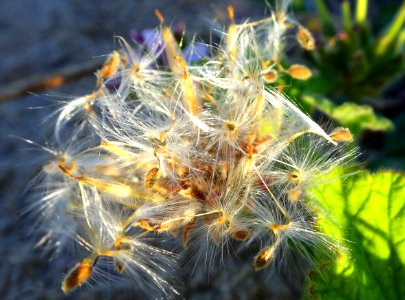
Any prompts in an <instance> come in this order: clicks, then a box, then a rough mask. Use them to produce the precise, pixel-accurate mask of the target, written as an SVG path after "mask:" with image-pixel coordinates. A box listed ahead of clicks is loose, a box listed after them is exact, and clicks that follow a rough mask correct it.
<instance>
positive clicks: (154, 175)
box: [144, 167, 159, 191]
mask: <svg viewBox="0 0 405 300" xmlns="http://www.w3.org/2000/svg"><path fill="white" fill-rule="evenodd" d="M158 172H159V168H156V167H154V168H152V169H150V170H149V172H148V173H147V174H146V176H145V181H144V184H145V188H146V189H147V190H149V191H150V190H151V189H152V188H153V186H154V185H155V183H156V181H157V179H158Z"/></svg>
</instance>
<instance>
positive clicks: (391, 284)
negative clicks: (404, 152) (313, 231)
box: [307, 171, 405, 300]
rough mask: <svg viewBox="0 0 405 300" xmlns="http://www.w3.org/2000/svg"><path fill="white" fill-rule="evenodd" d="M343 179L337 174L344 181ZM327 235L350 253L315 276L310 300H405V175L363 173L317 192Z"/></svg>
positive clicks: (342, 252)
mask: <svg viewBox="0 0 405 300" xmlns="http://www.w3.org/2000/svg"><path fill="white" fill-rule="evenodd" d="M339 175H341V174H336V173H335V174H333V175H332V176H333V177H335V178H336V177H339ZM312 193H313V196H314V201H315V202H316V203H318V205H319V206H320V207H321V208H322V209H321V210H320V211H327V212H328V214H327V215H326V214H324V215H323V216H322V217H321V219H320V220H319V226H320V228H321V231H322V232H325V233H327V234H331V235H334V236H336V237H337V238H340V239H341V240H342V241H343V242H342V243H343V244H344V246H345V247H346V248H347V249H348V251H347V252H345V251H341V253H340V254H339V255H338V256H337V257H338V258H337V259H336V260H334V261H332V262H329V263H326V264H325V265H324V266H323V267H321V268H320V271H316V272H312V275H311V281H310V288H309V292H308V294H307V297H308V298H311V297H312V298H316V299H366V300H373V299H405V284H404V282H405V230H404V229H405V176H404V175H403V174H400V173H396V172H391V171H380V172H377V173H376V174H374V175H371V174H369V173H367V172H362V173H359V174H357V175H353V176H351V177H350V178H349V179H348V180H343V179H338V180H332V181H331V182H330V183H328V184H326V185H323V186H320V187H317V188H315V189H313V191H312Z"/></svg>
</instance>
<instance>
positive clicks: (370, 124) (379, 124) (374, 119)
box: [302, 96, 393, 134]
mask: <svg viewBox="0 0 405 300" xmlns="http://www.w3.org/2000/svg"><path fill="white" fill-rule="evenodd" d="M302 99H303V101H304V102H305V103H307V104H309V105H311V106H312V107H314V108H316V109H318V110H320V111H322V112H323V113H325V114H327V115H328V116H330V117H331V118H332V119H334V120H336V121H337V122H338V123H339V124H340V125H342V126H344V127H348V128H349V129H350V130H351V131H352V132H353V133H354V134H358V133H360V132H361V131H363V130H366V129H369V130H374V131H387V130H391V129H392V128H393V124H392V122H391V121H390V120H389V119H387V118H384V117H382V116H379V115H377V114H376V113H375V112H374V111H373V108H372V107H371V106H369V105H358V104H355V103H351V102H346V103H344V104H342V105H339V106H337V105H336V104H334V103H333V102H332V101H330V100H328V99H326V98H322V97H312V96H304V97H302Z"/></svg>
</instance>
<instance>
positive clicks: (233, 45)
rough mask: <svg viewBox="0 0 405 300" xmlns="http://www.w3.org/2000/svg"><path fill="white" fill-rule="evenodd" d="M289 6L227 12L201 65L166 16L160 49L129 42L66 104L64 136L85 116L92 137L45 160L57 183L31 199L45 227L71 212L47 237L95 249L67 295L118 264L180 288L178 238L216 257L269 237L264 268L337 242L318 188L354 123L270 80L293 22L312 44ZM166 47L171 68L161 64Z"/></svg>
mask: <svg viewBox="0 0 405 300" xmlns="http://www.w3.org/2000/svg"><path fill="white" fill-rule="evenodd" d="M287 7H288V6H287V5H286V4H283V5H281V6H280V7H279V10H278V11H275V12H274V13H273V14H272V16H271V17H269V18H267V19H264V20H260V21H257V22H250V23H249V22H246V23H243V24H236V23H235V20H234V13H233V9H232V8H231V7H230V8H228V11H229V15H230V19H231V24H230V26H229V29H228V31H227V32H225V33H223V38H222V41H223V42H222V44H220V45H218V46H216V47H211V56H210V57H206V58H205V60H204V61H205V62H204V63H200V64H193V63H188V60H187V59H186V58H185V57H184V55H183V53H182V51H181V50H180V47H179V45H178V44H177V42H176V40H175V38H174V36H173V34H172V32H171V29H170V28H169V27H168V26H167V25H166V24H165V22H164V18H163V16H162V14H161V13H160V12H156V14H157V16H158V17H159V19H160V21H161V23H162V25H161V28H160V30H156V31H154V34H155V37H154V39H153V42H152V43H151V45H149V46H148V47H144V46H143V45H138V47H135V48H134V47H133V46H131V45H130V44H128V43H127V42H125V41H124V40H123V39H121V38H120V39H119V41H120V44H121V46H122V49H120V50H117V51H114V52H113V53H112V54H111V55H110V56H109V57H108V59H107V62H106V63H105V65H104V66H103V68H102V69H101V70H100V71H99V72H97V74H96V75H97V86H98V89H97V90H96V91H95V92H93V93H91V94H89V95H88V96H84V97H80V98H78V99H76V100H74V101H72V102H69V103H66V105H65V106H64V107H63V108H62V109H61V110H60V111H59V115H58V118H57V121H56V126H55V137H56V139H57V142H58V143H59V144H61V145H63V144H62V142H61V141H62V140H64V139H66V137H67V136H68V133H67V132H69V128H71V127H70V126H67V124H69V123H70V122H74V120H76V122H79V124H80V127H78V128H79V129H80V134H75V135H72V137H71V138H72V141H73V142H71V143H68V145H69V148H71V149H74V150H75V151H73V152H72V153H71V154H67V153H68V152H69V151H66V152H61V153H66V154H63V155H62V154H61V155H57V156H56V157H55V159H54V160H52V162H49V163H48V164H47V165H46V166H45V167H44V173H45V174H46V175H47V176H45V178H44V183H43V185H45V186H47V187H48V188H46V189H45V190H44V191H43V193H42V194H41V198H40V201H39V204H34V205H33V207H36V206H37V207H39V210H40V211H41V215H42V216H39V217H42V221H41V222H40V223H41V225H42V224H51V226H52V224H59V222H63V223H60V224H59V225H63V228H60V227H54V226H52V227H50V229H49V232H48V235H49V234H50V235H52V237H53V239H57V238H58V237H59V238H60V239H61V240H66V238H67V237H68V238H70V239H71V242H72V243H75V244H77V245H78V246H79V247H81V248H83V252H84V253H83V254H82V255H81V256H80V258H79V260H78V261H79V262H78V263H77V264H76V265H75V266H74V267H73V268H72V269H71V270H70V271H69V272H68V273H67V274H66V276H65V279H64V280H63V283H62V290H63V291H64V292H70V291H71V290H74V289H75V288H77V287H79V286H81V285H83V284H86V283H87V282H91V281H92V280H93V281H94V280H96V279H97V280H102V279H105V280H108V279H107V278H106V276H105V272H104V271H103V272H101V271H98V270H102V269H103V268H102V266H103V263H104V264H105V263H106V262H107V263H110V264H112V265H113V266H114V268H113V269H114V272H115V273H114V274H113V277H120V276H121V277H124V278H126V279H127V280H133V281H135V284H136V285H137V286H144V287H145V289H148V287H150V284H149V283H146V284H145V282H151V283H153V285H154V286H155V287H156V290H157V291H160V296H161V297H163V296H164V297H170V296H174V295H176V293H177V291H176V289H175V288H174V287H172V283H171V282H169V278H168V276H167V274H172V273H170V272H169V271H170V270H172V268H173V264H174V260H173V256H172V255H171V254H170V253H169V252H168V251H167V250H163V249H165V248H167V247H168V244H166V241H167V237H177V238H178V239H177V240H180V242H181V245H182V246H183V247H184V248H185V249H186V250H187V249H190V250H191V251H190V253H192V255H194V256H195V258H196V259H197V260H198V259H199V258H202V259H203V260H205V262H206V264H207V265H212V264H211V262H213V261H214V259H215V256H216V255H218V254H219V256H220V257H221V258H222V257H223V254H225V253H229V252H231V254H232V251H234V250H233V248H232V247H231V241H234V240H235V241H239V243H241V244H246V245H248V244H250V243H252V241H262V242H263V244H264V245H265V246H264V247H263V248H262V249H261V250H260V251H259V252H258V254H257V255H256V257H254V258H253V266H254V268H255V269H257V270H260V269H263V268H265V267H266V266H268V265H271V263H272V262H274V261H282V260H283V259H284V256H285V253H286V251H287V250H288V249H290V247H291V245H295V246H294V247H295V248H296V249H298V250H300V251H301V253H303V254H304V255H307V256H310V251H307V249H308V248H307V247H310V246H316V247H325V248H326V249H327V250H328V251H329V250H330V249H331V248H333V246H334V245H333V243H332V242H330V239H329V238H327V237H325V236H324V235H322V234H321V233H318V232H317V231H316V227H315V223H314V218H315V216H314V215H313V213H312V211H311V209H310V208H309V205H308V203H307V199H306V194H307V191H308V188H309V187H311V186H313V184H314V183H315V182H317V178H318V177H319V176H322V175H323V174H325V173H326V172H327V171H328V170H330V168H332V167H334V166H336V165H338V164H340V163H342V162H343V161H344V160H345V159H346V156H341V155H340V150H342V146H341V144H339V145H338V144H337V142H347V141H349V140H351V135H350V132H349V131H348V130H347V129H342V128H340V129H337V130H336V131H334V132H333V133H332V134H331V135H329V134H327V133H326V132H325V131H324V130H323V129H322V128H321V127H320V126H319V125H318V124H316V123H315V122H314V121H312V120H311V119H310V118H309V117H308V116H307V115H305V114H304V113H302V112H301V111H300V110H299V109H298V108H297V107H296V106H295V105H294V104H293V103H292V102H291V101H289V100H288V99H287V98H286V97H285V96H284V95H282V94H281V93H280V92H278V91H277V90H273V89H269V88H267V87H266V84H267V83H268V82H274V81H276V80H277V78H278V73H279V72H280V70H281V69H280V68H279V67H278V63H279V61H280V58H281V57H282V55H283V45H284V39H285V34H286V31H287V30H288V29H289V28H294V27H297V26H298V36H297V38H298V41H299V42H300V44H301V46H302V47H304V48H305V49H308V50H311V49H312V48H313V47H314V45H313V41H312V36H311V35H310V34H309V32H307V30H306V29H304V28H303V27H301V26H300V25H299V24H298V23H297V22H296V21H295V20H292V18H290V17H289V16H288V15H287V11H286V10H287ZM205 47H207V48H208V47H209V46H208V45H207V46H205ZM162 54H164V55H165V56H166V57H165V61H167V65H165V64H162V63H161V62H160V63H159V61H158V60H159V59H160V58H159V57H160V56H161V55H162ZM288 72H289V73H290V74H291V76H292V77H294V78H297V79H306V78H308V77H309V76H310V75H311V72H310V70H309V69H307V68H305V67H304V66H300V65H293V66H291V68H290V69H289V70H288ZM112 87H113V88H112ZM78 115H80V117H78V118H73V117H74V116H78ZM65 145H66V143H65ZM77 145H80V147H78V148H77V149H79V150H76V149H75V147H76V146H77ZM83 145H86V146H85V147H83ZM62 151H63V150H62ZM62 220H63V221H62ZM65 224H68V225H65ZM45 226H48V225H45ZM68 228H71V229H68ZM149 240H153V241H155V242H154V243H155V244H156V242H160V243H158V244H159V245H160V246H161V247H162V249H160V248H157V247H156V246H152V245H151V244H149V243H148V241H149ZM194 261H195V260H194ZM173 284H175V283H173Z"/></svg>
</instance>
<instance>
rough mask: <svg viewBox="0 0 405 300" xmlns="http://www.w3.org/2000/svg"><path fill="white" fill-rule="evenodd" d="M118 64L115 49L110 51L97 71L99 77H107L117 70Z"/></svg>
mask: <svg viewBox="0 0 405 300" xmlns="http://www.w3.org/2000/svg"><path fill="white" fill-rule="evenodd" d="M119 65H120V55H119V53H118V52H117V51H114V52H113V53H111V55H110V56H109V57H108V59H107V61H106V62H105V64H104V66H103V68H102V69H101V70H100V71H99V72H98V74H97V75H98V77H99V78H108V77H111V76H113V75H114V74H115V73H116V72H117V71H118V67H119Z"/></svg>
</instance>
